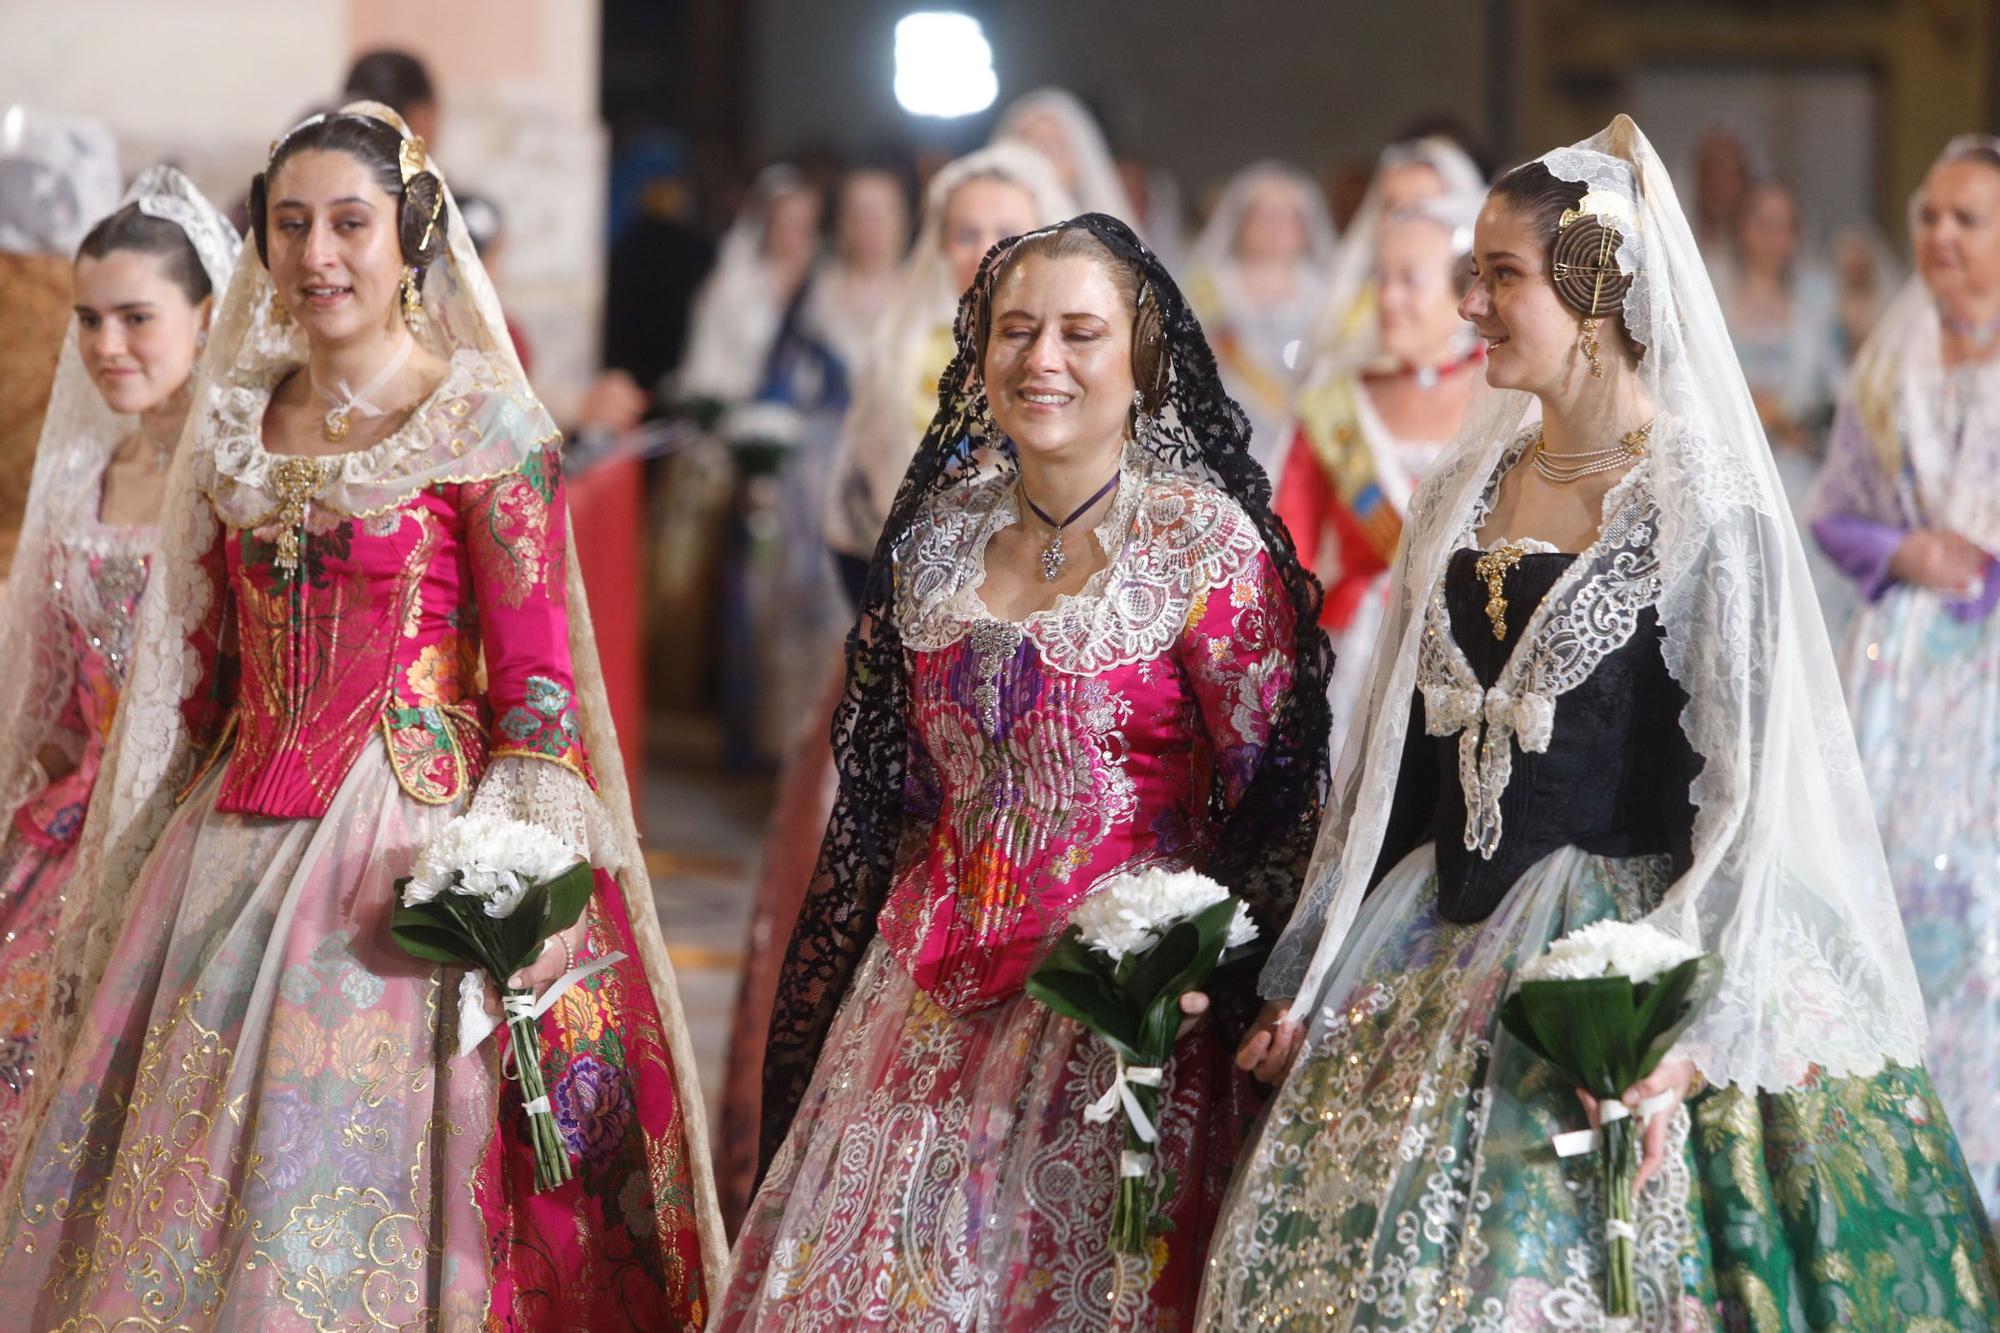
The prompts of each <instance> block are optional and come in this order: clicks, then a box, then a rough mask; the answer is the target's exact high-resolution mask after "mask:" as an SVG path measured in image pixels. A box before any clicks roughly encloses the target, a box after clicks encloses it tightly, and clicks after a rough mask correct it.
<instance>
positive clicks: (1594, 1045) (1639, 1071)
mask: <svg viewBox="0 0 2000 1333" xmlns="http://www.w3.org/2000/svg"><path fill="white" fill-rule="evenodd" d="M1515 976H1516V979H1517V981H1518V983H1519V984H1518V985H1517V986H1516V987H1515V989H1514V993H1513V994H1512V995H1510V996H1508V997H1507V1002H1506V1004H1504V1005H1502V1006H1501V1009H1500V1021H1501V1022H1502V1023H1503V1024H1504V1025H1505V1026H1506V1028H1507V1030H1508V1031H1509V1032H1511V1033H1513V1034H1514V1036H1515V1038H1516V1039H1517V1040H1519V1041H1520V1042H1522V1043H1523V1044H1524V1045H1526V1046H1527V1047H1528V1049H1529V1050H1531V1051H1533V1052H1534V1053H1535V1054H1536V1055H1539V1056H1540V1057H1541V1058H1542V1059H1544V1060H1546V1061H1548V1062H1549V1063H1550V1064H1552V1065H1554V1066H1555V1067H1556V1070H1557V1072H1559V1073H1560V1074H1561V1075H1562V1076H1563V1077H1564V1078H1565V1079H1567V1080H1569V1081H1570V1082H1571V1083H1572V1084H1574V1085H1575V1086H1577V1087H1579V1088H1582V1089H1583V1090H1584V1091H1586V1092H1588V1093H1589V1094H1590V1095H1591V1096H1593V1097H1595V1098H1596V1099H1597V1101H1598V1120H1599V1123H1600V1124H1601V1125H1602V1126H1603V1130H1602V1132H1601V1133H1592V1132H1589V1131H1583V1132H1580V1133H1579V1134H1575V1135H1569V1134H1565V1135H1561V1136H1559V1137H1558V1139H1557V1142H1556V1151H1557V1152H1558V1153H1561V1154H1562V1155H1564V1156H1570V1155H1573V1154H1574V1153H1577V1152H1588V1151H1589V1150H1590V1149H1592V1148H1596V1149H1597V1150H1598V1152H1599V1154H1600V1163H1601V1166H1602V1168H1603V1179H1604V1211H1605V1219H1606V1220H1605V1244H1606V1247H1607V1255H1606V1258H1607V1262H1606V1264H1605V1274H1604V1312H1605V1313H1606V1314H1607V1315H1609V1316H1611V1317H1613V1318H1623V1317H1628V1316H1632V1315H1636V1314H1637V1313H1638V1312H1639V1311H1638V1288H1637V1284H1636V1281H1635V1278H1634V1274H1633V1271H1632V1243H1633V1241H1634V1240H1636V1239H1637V1233H1636V1232H1635V1230H1634V1228H1633V1224H1632V1194H1633V1188H1632V1183H1633V1178H1634V1177H1635V1175H1636V1174H1637V1172H1638V1165H1639V1153H1638V1147H1639V1133H1640V1127H1639V1126H1635V1125H1634V1124H1633V1121H1632V1119H1631V1112H1629V1111H1627V1110H1626V1108H1625V1105H1624V1103H1623V1102H1621V1101H1620V1100H1619V1098H1621V1097H1622V1096H1624V1094H1625V1091H1626V1089H1628V1088H1630V1087H1631V1086H1632V1085H1633V1084H1635V1083H1638V1082H1640V1081H1641V1080H1643V1079H1645V1078H1646V1077H1647V1076H1649V1075H1650V1074H1651V1073H1652V1072H1653V1070H1654V1069H1656V1068H1657V1067H1658V1066H1659V1063H1660V1061H1661V1060H1663V1059H1664V1058H1666V1054H1667V1052H1668V1051H1669V1050H1670V1049H1671V1048H1672V1047H1673V1044H1674V1042H1675V1041H1676V1040H1677V1039H1678V1038H1679V1037H1680V1035H1681V1033H1682V1032H1683V1031H1685V1030H1686V1028H1687V1025H1688V1024H1689V1023H1691V1022H1693V1021H1694V1018H1695V1015H1696V1014H1698V1013H1699V1012H1700V1011H1701V1008H1702V1006H1703V1005H1705V1004H1707V1003H1708V1001H1709V999H1710V997H1711V996H1713V995H1714V994H1715V988H1716V985H1717V984H1718V983H1719V982H1720V981H1721V979H1722V963H1721V960H1720V959H1718V958H1717V957H1716V956H1715V955H1714V954H1707V953H1703V952H1702V951H1701V950H1699V949H1697V948H1695V947H1693V946H1692V945H1689V944H1687V943H1686V942H1685V941H1683V940H1680V939H1677V938H1675V937H1674V936H1672V935H1669V934H1667V933H1666V932H1665V931H1663V930H1661V929H1659V928H1658V927H1656V926H1648V925H1644V924H1641V923H1638V922H1627V921H1599V922H1597V923H1596V924H1594V925H1589V926H1585V927H1584V928H1583V929H1581V930H1577V931H1573V932H1571V933H1570V934H1568V935H1565V936H1563V937H1562V938H1561V939H1559V940H1557V941H1555V942H1554V943H1553V944H1551V945H1549V947H1548V950H1547V952H1545V953H1543V954H1542V956H1541V957H1539V958H1536V959H1534V960H1532V961H1530V962H1529V963H1527V964H1526V965H1524V966H1523V967H1522V968H1521V969H1520V970H1519V971H1518V972H1516V973H1515ZM1662 1109H1664V1108H1662V1107H1657V1106H1654V1105H1652V1104H1651V1103H1645V1104H1642V1105H1641V1106H1640V1107H1639V1114H1640V1117H1641V1120H1642V1121H1643V1120H1644V1119H1646V1118H1650V1117H1651V1116H1652V1115H1654V1114H1657V1113H1658V1112H1659V1111H1660V1110H1662Z"/></svg>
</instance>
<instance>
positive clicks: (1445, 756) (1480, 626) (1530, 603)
mask: <svg viewBox="0 0 2000 1333" xmlns="http://www.w3.org/2000/svg"><path fill="white" fill-rule="evenodd" d="M1479 554H1480V553H1479V552H1478V551H1475V550H1471V549H1469V548H1468V549H1465V550H1461V551H1458V552H1456V553H1455V554H1454V555H1453V556H1452V559H1451V564H1450V566H1449V567H1448V568H1447V570H1446V573H1445V607H1446V610H1447V611H1448V612H1449V615H1450V620H1451V633H1452V637H1453V638H1454V639H1455V640H1456V641H1457V642H1458V645H1459V648H1460V649H1461V651H1463V652H1464V654H1465V659H1466V661H1467V663H1469V664H1470V665H1471V667H1472V670H1473V673H1474V674H1475V675H1476V676H1478V678H1479V683H1480V686H1481V687H1482V688H1490V687H1491V686H1492V685H1493V683H1494V681H1495V680H1497V679H1498V678H1499V675H1500V672H1501V670H1502V668H1504V667H1505V666H1506V664H1507V661H1508V658H1509V657H1510V656H1511V655H1512V654H1513V652H1514V649H1515V647H1516V645H1517V644H1518V643H1519V642H1520V638H1521V633H1522V631H1523V629H1525V628H1526V626H1527V622H1528V619H1529V617H1530V616H1531V615H1532V614H1533V613H1534V610H1535V608H1536V607H1537V606H1539V605H1540V603H1541V601H1542V599H1543V597H1545V596H1546V595H1547V594H1548V592H1549V589H1550V588H1551V587H1553V586H1554V584H1555V582H1556V580H1557V579H1559V578H1561V577H1562V575H1563V573H1564V571H1565V570H1567V569H1568V568H1569V566H1570V563H1571V562H1572V561H1574V560H1575V559H1576V557H1575V556H1572V555H1558V554H1530V555H1526V556H1523V557H1522V558H1521V560H1520V562H1519V563H1518V564H1516V565H1515V566H1514V567H1513V568H1512V569H1510V570H1508V571H1507V574H1506V577H1505V581H1504V583H1503V586H1502V592H1503V595H1504V596H1505V597H1506V599H1507V613H1506V622H1507V634H1506V637H1505V638H1504V639H1496V638H1494V637H1493V627H1492V622H1491V621H1490V620H1489V619H1488V618H1487V615H1486V600H1487V589H1486V583H1485V581H1484V580H1483V579H1481V578H1479V577H1477V575H1476V574H1475V573H1474V570H1473V566H1474V565H1475V564H1476V563H1477V561H1478V559H1479ZM1661 633H1662V632H1661V629H1660V618H1659V613H1658V612H1657V611H1656V610H1655V609H1654V608H1652V607H1647V608H1646V609H1645V610H1643V611H1641V612H1640V613H1639V623H1638V628H1637V629H1636V630H1634V631H1633V634H1632V637H1631V638H1630V639H1628V640H1627V641H1626V642H1625V643H1624V644H1623V645H1622V646H1621V647H1619V648H1617V649H1615V650H1613V651H1612V652H1610V653H1608V654H1606V655H1605V657H1604V659H1603V660H1602V661H1600V662H1599V663H1598V665H1597V669H1596V670H1595V671H1593V672H1592V673H1591V674H1590V676H1589V677H1588V678H1587V679H1585V680H1584V681H1583V682H1582V683H1581V684H1579V685H1577V686H1576V687H1575V688H1573V689H1571V690H1569V691H1567V692H1566V693H1564V694H1562V695H1559V696H1558V697H1557V698H1556V710H1555V726H1554V728H1553V730H1552V733H1551V737H1550V740H1549V747H1548V749H1547V750H1546V751H1545V752H1543V753H1540V754H1532V753H1527V752H1524V751H1523V750H1522V749H1521V747H1520V742H1519V740H1518V739H1515V740H1510V741H1509V744H1510V745H1512V746H1513V747H1514V753H1513V777H1512V780H1511V781H1509V782H1508V784H1507V789H1506V792H1505V793H1504V794H1503V795H1502V796H1501V798H1500V813H1501V827H1502V832H1501V838H1500V845H1499V847H1498V848H1497V849H1496V850H1495V851H1494V854H1493V857H1492V859H1490V860H1488V859H1486V858H1484V857H1482V856H1480V854H1479V853H1478V852H1476V851H1470V850H1468V849H1467V848H1466V846H1465V823H1466V814H1465V791H1464V789H1463V787H1462V786H1461V785H1460V780H1459V771H1458V744H1459V737H1458V735H1457V734H1456V733H1454V734H1453V735H1450V736H1431V735H1428V734H1426V733H1425V731H1424V704H1423V695H1422V694H1421V692H1419V693H1418V694H1417V695H1416V697H1415V698H1414V699H1413V700H1412V703H1411V714H1410V729H1409V734H1408V737H1407V738H1406V740H1405V742H1404V747H1403V761H1402V769H1401V771H1400V772H1399V774H1398V775H1397V779H1396V798H1395V802H1394V804H1393V806H1392V807H1391V810H1390V814H1389V824H1388V828H1387V830H1386V831H1385V834H1384V837H1383V843H1382V855H1381V857H1380V859H1379V860H1378V861H1377V862H1376V866H1375V874H1374V876H1373V877H1372V879H1371V881H1370V884H1371V887H1372V885H1373V884H1374V883H1376V882H1379V881H1380V880H1381V878H1382V877H1383V876H1384V875H1386V874H1387V873H1388V872H1389V871H1390V870H1391V869H1393V868H1394V867H1395V865H1396V863H1397V862H1399V861H1401V860H1402V859H1403V858H1404V857H1405V856H1407V855H1409V853H1410V852H1411V851H1413V850H1414V849H1415V848H1417V847H1420V846H1422V845H1423V844H1424V843H1426V842H1430V841H1433V840H1435V841H1436V843H1437V868H1438V912H1439V914H1440V915H1441V916H1443V917H1444V918H1445V919H1446V920H1448V921H1461V922H1465V921H1483V920H1484V919H1485V918H1486V917H1488V916H1490V915H1491V914H1492V912H1493V910H1494V908H1496V907H1498V906H1499V905H1500V900H1501V899H1502V898H1503V897H1505V896H1506V893H1507V890H1508V889H1509V888H1511V887H1512V886H1513V884H1514V881H1515V880H1517V879H1519V878H1520V876H1521V874H1522V872H1523V871H1525V870H1527V869H1528V867H1530V866H1531V865H1533V864H1534V863H1535V862H1536V861H1539V860H1540V859H1541V858H1542V857H1544V856H1546V855H1548V854H1549V853H1550V852H1552V851H1555V850H1556V849H1557V848H1559V847H1565V846H1574V847H1579V848H1581V849H1583V850H1584V851H1587V852H1594V853H1597V854H1599V855H1603V856H1639V855H1645V854H1648V853H1667V854H1670V855H1672V856H1673V857H1674V860H1675V864H1676V870H1677V871H1678V869H1679V868H1681V867H1684V866H1685V865H1686V864H1687V862H1688V860H1689V849H1690V844H1691V838H1692V834H1693V828H1694V806H1693V805H1692V804H1691V803H1690V802H1689V799H1688V785H1689V783H1690V782H1692V781H1693V779H1694V775H1695V773H1696V772H1697V771H1698V770H1699V768H1700V766H1701V761H1700V759H1699V758H1698V757H1697V756H1696V755H1695V753H1694V751H1693V749H1692V748H1691V747H1690V746H1689V745H1688V742H1687V737H1686V735H1685V734H1684V733H1683V732H1682V731H1681V727H1680V713H1681V709H1682V708H1683V707H1684V706H1685V705H1686V703H1687V695H1686V693H1685V692H1683V691H1682V689H1681V687H1680V685H1679V684H1678V683H1677V682H1676V681H1675V680H1674V678H1673V677H1672V676H1671V675H1669V674H1668V672H1667V666H1666V662H1665V660H1664V659H1663V658H1662V657H1661V656H1660V640H1661ZM1473 725H1474V726H1480V725H1483V724H1482V723H1478V722H1475V723H1474V724H1473Z"/></svg>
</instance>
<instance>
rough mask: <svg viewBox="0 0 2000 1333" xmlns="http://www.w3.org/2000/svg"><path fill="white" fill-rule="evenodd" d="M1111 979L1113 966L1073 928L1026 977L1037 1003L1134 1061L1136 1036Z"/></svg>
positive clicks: (1065, 933)
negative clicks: (1080, 1026)
mask: <svg viewBox="0 0 2000 1333" xmlns="http://www.w3.org/2000/svg"><path fill="white" fill-rule="evenodd" d="M1110 974H1111V960H1110V959H1108V958H1106V957H1105V956H1104V955H1102V954H1100V953H1098V952H1097V951H1096V950H1094V949H1092V948H1090V947H1089V946H1088V945H1086V944H1084V943H1083V940H1082V936H1081V932H1079V931H1078V930H1077V928H1076V927H1075V926H1071V927H1070V928H1069V929H1068V930H1066V931H1064V932H1063V934H1062V937H1061V938H1060V939H1058V940H1057V941H1056V943H1055V947H1054V948H1052V949H1050V950H1049V952H1048V954H1047V956H1046V957H1044V958H1043V959H1042V961H1041V962H1040V963H1039V964H1037V965H1036V967H1035V970H1034V971H1033V972H1031V973H1029V974H1028V981H1027V986H1026V989H1027V992H1028V994H1029V995H1030V996H1032V997H1034V998H1035V999H1036V1000H1037V1001H1039V1002H1040V1003H1042V1004H1045V1005H1047V1006H1048V1007H1049V1008H1050V1009H1052V1010H1054V1011H1055V1012H1056V1013H1058V1014H1061V1015H1062V1016H1063V1017H1064V1018H1069V1019H1074V1020H1075V1021H1076V1022H1078V1023H1081V1024H1083V1025H1084V1026H1085V1027H1087V1028H1089V1029H1090V1030H1091V1031H1093V1032H1096V1033H1098V1034H1099V1035H1101V1036H1102V1037H1103V1038H1104V1040H1105V1041H1106V1042H1108V1043H1109V1044H1110V1045H1111V1047H1112V1049H1114V1050H1116V1051H1118V1052H1119V1053H1120V1054H1121V1055H1125V1056H1126V1057H1127V1058H1132V1057H1133V1056H1134V1054H1135V1051H1134V1043H1135V1041H1136V1039H1137V1037H1138V1033H1137V1032H1136V1031H1135V1030H1134V1028H1133V1018H1132V1015H1131V1014H1130V1013H1128V1012H1127V1010H1126V1008H1125V1004H1124V1000H1123V998H1122V997H1121V996H1120V995H1119V993H1118V988H1117V987H1116V986H1115V985H1113V984H1112V980H1111V975H1110Z"/></svg>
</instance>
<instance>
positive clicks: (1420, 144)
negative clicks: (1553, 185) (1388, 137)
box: [1306, 136, 1486, 375]
mask: <svg viewBox="0 0 2000 1333" xmlns="http://www.w3.org/2000/svg"><path fill="white" fill-rule="evenodd" d="M1412 163H1421V164H1422V165H1424V166H1427V167H1429V168H1430V169H1431V170H1432V171H1435V172H1436V173H1437V174H1438V179H1440V180H1442V181H1443V182H1444V198H1446V199H1447V200H1450V201H1452V202H1451V204H1450V207H1451V208H1452V209H1453V210H1454V211H1456V210H1458V209H1463V208H1465V207H1466V206H1467V205H1468V204H1469V205H1470V210H1471V212H1473V213H1474V214H1477V213H1478V211H1479V202H1480V201H1481V200H1483V199H1484V198H1485V197H1486V177H1485V176H1483V175H1481V174H1480V171H1479V164H1478V163H1476V162H1474V161H1473V160H1472V157H1471V155H1470V154H1468V153H1467V152H1466V151H1465V150H1464V149H1463V148H1460V147H1459V146H1458V145H1457V144H1455V143H1453V142H1452V141H1451V140H1450V139H1446V138H1443V137H1441V136H1433V137H1430V138H1425V139H1412V140H1410V141H1409V142H1407V143H1396V144H1390V145H1389V146H1388V147H1387V148H1385V149H1383V150H1382V155H1381V157H1379V158H1378V159H1377V160H1376V164H1375V175H1374V177H1373V179H1371V180H1370V181H1369V182H1368V189H1367V192H1366V193H1364V194H1363V195H1362V196H1361V205H1360V207H1358V208H1356V209H1355V210H1354V216H1353V217H1352V218H1350V219H1349V220H1348V223H1347V229H1346V230H1345V231H1343V232H1341V233H1340V243H1339V244H1338V245H1336V246H1335V247H1334V251H1333V263H1332V266H1331V269H1330V273H1329V276H1328V278H1327V284H1326V299H1325V301H1324V302H1323V303H1322V305H1321V306H1320V316H1319V320H1318V322H1317V323H1316V324H1315V325H1314V327H1313V333H1312V340H1311V343H1310V344H1309V345H1308V347H1307V349H1306V354H1307V355H1308V356H1309V357H1311V358H1312V360H1311V365H1312V366H1313V367H1314V368H1315V369H1314V374H1315V375H1317V374H1318V373H1319V369H1320V368H1324V367H1328V366H1333V365H1348V366H1351V365H1355V364H1358V363H1360V362H1362V361H1365V360H1367V359H1368V357H1369V356H1371V355H1373V353H1374V348H1375V321H1374V320H1373V319H1372V318H1370V317H1369V316H1370V314H1371V312H1370V311H1368V310H1358V309H1356V306H1355V303H1356V302H1357V301H1359V300H1360V299H1361V296H1362V293H1364V292H1365V291H1367V290H1369V287H1370V284H1371V283H1372V282H1373V281H1374V278H1375V248H1376V245H1377V243H1378V242H1379V241H1380V240H1381V238H1382V215H1383V213H1384V212H1385V211H1386V210H1387V205H1386V204H1385V203H1384V202H1383V199H1382V177H1383V176H1384V175H1385V174H1386V173H1387V172H1389V171H1391V170H1393V169H1394V168H1396V167H1401V166H1408V165H1410V164H1412Z"/></svg>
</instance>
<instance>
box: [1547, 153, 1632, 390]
mask: <svg viewBox="0 0 2000 1333" xmlns="http://www.w3.org/2000/svg"><path fill="white" fill-rule="evenodd" d="M1630 225H1631V209H1630V208H1629V207H1628V206H1627V205H1626V203H1625V201H1624V200H1623V199H1620V198H1619V197H1618V196H1616V195H1614V194H1608V193H1606V192H1604V191H1601V190H1593V191H1592V192H1591V193H1589V194H1586V195H1585V196H1584V197H1583V199H1582V200H1581V201H1580V202H1579V203H1578V204H1577V206H1576V207H1575V208H1566V209H1564V210H1563V215H1562V219H1561V220H1560V221H1559V222H1557V223H1556V239H1555V244H1554V245H1552V246H1550V247H1549V261H1550V262H1549V277H1550V278H1551V279H1552V280H1553V281H1554V283H1555V286H1556V295H1557V296H1559V297H1561V298H1562V301H1563V304H1564V305H1566V306H1568V307H1569V308H1570V309H1572V310H1574V311H1576V312H1577V313H1578V314H1580V315H1582V316H1583V338H1582V340H1581V344H1580V345H1581V346H1582V348H1583V355H1584V358H1585V359H1586V360H1587V361H1589V362H1590V373H1591V375H1592V376H1593V377H1595V378H1597V379H1603V378H1604V362H1603V360H1602V358H1601V357H1600V355H1599V353H1600V351H1601V349H1600V347H1599V346H1598V342H1597V321H1598V319H1599V318H1600V317H1601V316H1604V315H1608V314H1610V313H1612V312H1613V311H1615V310H1618V309H1620V308H1621V307H1622V305H1623V303H1624V300H1625V293H1626V292H1628V291H1630V290H1631V289H1632V280H1633V278H1634V276H1635V275H1634V274H1631V273H1627V272H1625V271H1624V270H1623V269H1621V268H1619V267H1618V247H1619V245H1620V244H1621V243H1622V242H1623V241H1624V239H1625V233H1624V230H1623V228H1625V227H1629V226H1630Z"/></svg>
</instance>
